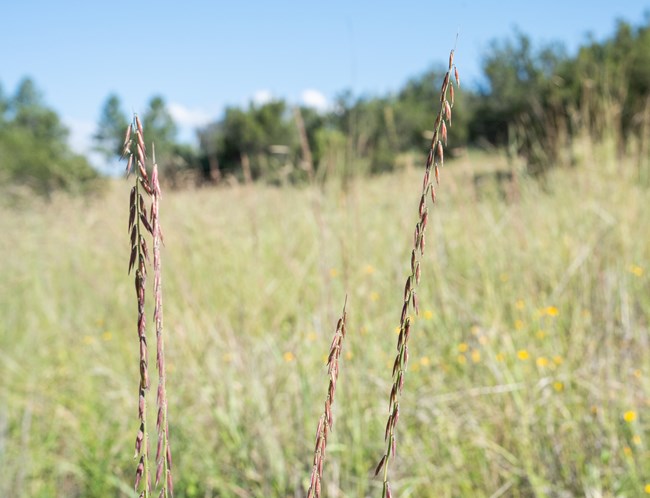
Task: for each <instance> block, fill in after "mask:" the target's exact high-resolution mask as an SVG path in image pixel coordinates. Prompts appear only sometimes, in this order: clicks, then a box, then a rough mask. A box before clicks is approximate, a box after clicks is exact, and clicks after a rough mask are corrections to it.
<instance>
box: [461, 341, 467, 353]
mask: <svg viewBox="0 0 650 498" xmlns="http://www.w3.org/2000/svg"><path fill="white" fill-rule="evenodd" d="M468 349H469V346H468V345H467V343H466V342H461V343H460V344H459V345H458V352H459V353H465V352H466V351H467V350H468Z"/></svg>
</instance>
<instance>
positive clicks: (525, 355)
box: [517, 349, 530, 361]
mask: <svg viewBox="0 0 650 498" xmlns="http://www.w3.org/2000/svg"><path fill="white" fill-rule="evenodd" d="M517 358H519V359H520V360H521V361H526V360H527V359H528V358H530V355H529V354H528V351H526V350H525V349H520V350H519V351H517Z"/></svg>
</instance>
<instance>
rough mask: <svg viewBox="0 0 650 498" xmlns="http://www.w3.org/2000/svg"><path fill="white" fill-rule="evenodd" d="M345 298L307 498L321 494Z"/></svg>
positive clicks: (333, 345) (331, 351) (335, 340)
mask: <svg viewBox="0 0 650 498" xmlns="http://www.w3.org/2000/svg"><path fill="white" fill-rule="evenodd" d="M346 307H347V297H346V298H345V304H344V305H343V312H342V314H341V318H339V321H338V323H337V325H336V331H335V332H334V338H333V339H332V345H331V346H330V353H329V357H328V360H327V371H328V373H329V377H330V382H329V387H328V388H327V397H326V398H325V411H324V412H323V414H322V415H321V417H320V419H319V420H318V428H317V429H316V447H315V448H314V464H313V468H312V472H311V479H310V481H309V482H310V484H309V491H307V498H319V497H320V493H321V479H322V477H323V462H324V460H325V448H326V447H327V436H328V434H329V431H330V430H331V429H332V424H333V423H334V419H333V417H332V404H333V403H334V393H335V391H336V381H337V379H338V376H339V357H340V356H341V350H342V349H343V339H344V338H345V332H346V328H345V327H346V320H347V311H346Z"/></svg>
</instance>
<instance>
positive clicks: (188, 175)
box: [0, 15, 650, 190]
mask: <svg viewBox="0 0 650 498" xmlns="http://www.w3.org/2000/svg"><path fill="white" fill-rule="evenodd" d="M482 71H483V82H482V83H481V84H480V85H479V87H478V88H463V89H462V91H461V92H457V93H456V100H457V102H456V109H455V110H454V122H453V126H451V127H450V129H449V135H450V137H449V140H450V142H451V143H453V144H461V145H463V146H495V147H504V146H507V147H508V148H509V149H510V150H511V152H513V153H516V154H519V155H521V156H523V157H524V158H525V159H526V161H527V164H528V169H529V171H530V172H531V173H534V174H536V173H540V172H543V171H544V170H546V169H547V168H549V167H551V166H553V165H556V164H558V163H559V162H560V161H559V159H560V153H561V151H562V150H563V148H565V146H566V145H567V144H569V143H570V142H571V141H572V140H574V139H575V138H577V137H578V136H580V134H584V133H588V134H589V136H591V137H593V138H596V139H599V138H602V137H603V136H604V135H605V134H608V133H609V134H615V136H616V140H617V145H618V148H619V149H620V151H621V152H623V151H625V150H627V148H629V146H630V144H631V143H634V144H643V143H646V147H647V140H648V138H647V134H648V130H649V129H650V15H646V18H645V21H644V22H643V23H642V24H640V25H638V26H633V25H631V24H629V23H627V22H624V21H619V22H618V23H617V25H616V29H615V30H614V33H613V34H612V35H611V36H610V37H608V38H606V39H604V40H595V39H593V38H588V39H587V40H586V41H585V42H584V43H583V45H582V46H581V47H580V48H579V50H578V51H577V53H576V54H573V55H569V54H567V52H566V50H565V48H564V47H563V46H562V45H561V44H559V43H552V44H548V45H544V46H539V47H538V46H534V45H533V43H532V42H531V40H530V38H529V37H528V36H526V35H525V34H523V33H520V32H515V33H514V35H513V36H511V37H509V38H507V39H503V40H495V41H494V42H492V44H491V45H490V47H489V49H488V50H487V51H486V53H485V55H484V57H483V60H482ZM443 74H444V67H443V66H440V68H437V67H433V68H431V69H429V70H427V71H425V72H423V73H422V74H420V75H417V76H415V77H413V78H411V79H410V80H408V81H407V82H406V84H405V85H404V86H403V87H402V88H401V89H399V90H398V91H397V92H395V93H393V94H390V95H385V96H355V95H353V94H352V93H351V92H349V91H347V92H342V93H341V94H340V95H339V96H338V97H337V98H336V99H335V101H334V102H333V104H332V105H331V107H330V109H329V110H327V111H326V112H318V111H316V110H314V109H312V108H309V107H304V106H292V105H290V104H289V103H288V102H287V101H285V100H282V99H276V100H273V101H270V102H267V103H264V104H255V103H250V104H249V105H248V106H247V107H236V106H232V107H228V108H226V110H225V112H224V114H223V116H222V117H221V118H220V119H219V120H216V121H215V122H213V123H210V124H208V125H206V126H204V127H202V128H200V129H198V130H197V131H196V133H197V138H198V140H197V141H198V146H194V147H191V146H189V145H186V144H182V143H180V142H179V141H178V129H177V126H176V124H175V123H174V120H173V118H172V116H171V114H170V113H169V110H168V108H167V106H166V103H165V101H164V99H163V98H162V97H160V96H155V97H153V98H151V100H150V102H149V104H148V106H147V109H145V111H144V112H143V113H142V114H141V119H142V121H143V124H144V128H145V130H146V133H147V141H148V142H152V141H153V142H155V144H156V158H157V161H158V164H159V166H160V168H161V171H162V173H163V174H164V178H165V179H166V181H167V182H169V183H171V184H177V185H183V184H185V183H186V182H187V181H188V179H190V181H192V182H200V183H218V182H221V181H224V180H227V179H234V180H237V181H245V182H248V181H256V180H263V181H266V182H270V183H285V182H288V183H299V182H303V181H313V180H318V179H322V178H325V177H327V176H330V175H337V174H338V175H341V174H343V175H353V174H373V173H381V172H384V171H391V170H393V169H395V168H398V167H400V166H403V165H404V164H408V163H409V161H411V160H412V159H413V158H417V159H418V160H417V162H416V163H415V164H419V163H420V162H421V161H419V156H418V154H423V153H424V150H425V149H426V147H427V142H428V140H429V139H430V133H431V130H430V127H431V126H432V122H433V119H432V116H433V115H434V113H435V111H436V106H437V105H438V102H437V98H438V97H437V93H438V90H439V88H438V86H439V84H440V81H441V80H442V75H443ZM128 122H129V116H128V115H127V114H126V113H125V112H124V111H123V109H122V107H121V102H120V98H119V96H118V95H115V94H113V95H109V96H108V98H107V99H106V101H105V103H104V105H103V107H102V109H101V111H100V117H99V122H98V126H97V131H96V134H95V136H94V143H95V147H96V150H97V151H99V152H101V153H103V154H105V155H106V157H107V158H113V157H115V155H117V154H119V152H120V147H121V143H122V139H123V131H124V129H125V128H126V125H127V123H128ZM66 138H67V131H66V130H65V127H63V126H62V124H61V122H60V120H59V118H58V116H57V115H56V113H55V112H54V111H52V110H51V109H49V108H47V106H45V105H44V103H43V102H42V99H41V98H40V95H39V93H38V91H37V90H36V88H35V85H34V83H33V82H32V81H31V80H29V79H26V80H24V81H23V82H22V83H21V84H20V85H19V87H18V89H17V90H16V93H15V95H13V96H11V97H7V96H5V94H4V93H3V92H2V89H1V87H0V181H4V180H8V181H26V179H28V178H30V180H29V181H31V182H32V183H33V184H34V186H37V188H39V189H41V190H48V189H51V188H57V187H63V188H68V189H70V188H72V187H73V186H74V185H75V184H78V183H79V182H85V181H87V180H89V179H92V178H94V177H95V176H96V173H95V172H94V171H93V170H92V168H90V166H89V165H88V162H87V160H86V159H85V158H83V157H80V156H78V155H75V154H73V153H72V152H71V151H70V149H69V148H68V147H67V145H66ZM33 178H36V179H37V180H33Z"/></svg>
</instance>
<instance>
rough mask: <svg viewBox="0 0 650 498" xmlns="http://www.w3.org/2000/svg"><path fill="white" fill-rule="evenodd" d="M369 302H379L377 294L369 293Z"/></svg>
mask: <svg viewBox="0 0 650 498" xmlns="http://www.w3.org/2000/svg"><path fill="white" fill-rule="evenodd" d="M370 300H371V301H372V302H373V303H374V302H376V301H379V292H375V291H373V292H371V293H370Z"/></svg>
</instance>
